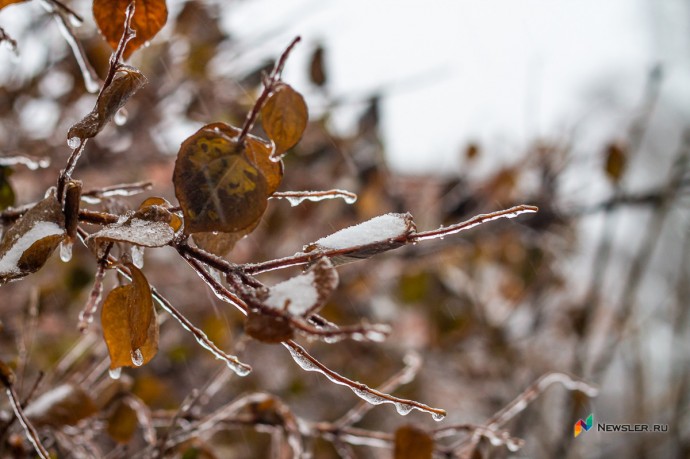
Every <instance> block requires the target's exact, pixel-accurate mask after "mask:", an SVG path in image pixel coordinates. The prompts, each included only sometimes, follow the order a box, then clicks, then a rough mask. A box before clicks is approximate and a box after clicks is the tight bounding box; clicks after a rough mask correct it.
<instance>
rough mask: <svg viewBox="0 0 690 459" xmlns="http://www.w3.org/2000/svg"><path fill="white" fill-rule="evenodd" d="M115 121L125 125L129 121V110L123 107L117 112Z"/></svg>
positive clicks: (119, 124)
mask: <svg viewBox="0 0 690 459" xmlns="http://www.w3.org/2000/svg"><path fill="white" fill-rule="evenodd" d="M113 121H114V122H115V124H117V125H118V126H123V125H124V124H125V123H126V122H127V110H126V109H125V108H121V109H119V110H118V111H117V112H115V116H114V117H113Z"/></svg>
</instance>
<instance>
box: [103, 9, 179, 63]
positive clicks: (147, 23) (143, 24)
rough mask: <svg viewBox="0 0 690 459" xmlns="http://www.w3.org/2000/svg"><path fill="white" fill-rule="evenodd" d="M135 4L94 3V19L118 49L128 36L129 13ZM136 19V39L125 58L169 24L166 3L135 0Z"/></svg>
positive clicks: (127, 48) (134, 24)
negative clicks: (126, 28) (126, 17)
mask: <svg viewBox="0 0 690 459" xmlns="http://www.w3.org/2000/svg"><path fill="white" fill-rule="evenodd" d="M130 1H131V0H94V2H93V18H94V19H95V20H96V24H97V25H98V28H99V29H100V31H101V34H103V36H104V37H105V39H106V40H107V41H108V44H109V45H110V46H111V47H112V48H113V49H117V45H118V43H119V41H120V37H122V33H123V32H124V22H125V10H126V9H127V6H129V4H130ZM134 7H135V9H134V17H133V18H132V25H131V27H132V29H134V31H135V32H136V36H135V37H134V38H133V39H132V40H130V41H129V43H127V47H126V48H125V52H124V58H125V59H127V58H129V56H130V55H131V54H132V53H133V52H134V51H136V50H137V49H139V48H140V47H141V46H142V45H144V44H145V43H146V42H148V41H150V40H151V39H152V38H153V37H155V36H156V34H157V33H158V32H159V31H160V30H161V29H162V28H163V26H164V25H165V22H166V21H167V20H168V8H167V6H166V4H165V0H134Z"/></svg>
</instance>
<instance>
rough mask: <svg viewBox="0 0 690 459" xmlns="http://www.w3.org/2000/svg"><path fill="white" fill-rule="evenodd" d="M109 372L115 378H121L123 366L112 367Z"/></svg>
mask: <svg viewBox="0 0 690 459" xmlns="http://www.w3.org/2000/svg"><path fill="white" fill-rule="evenodd" d="M108 374H109V375H110V377H111V378H113V379H120V375H122V367H118V368H111V369H110V370H108Z"/></svg>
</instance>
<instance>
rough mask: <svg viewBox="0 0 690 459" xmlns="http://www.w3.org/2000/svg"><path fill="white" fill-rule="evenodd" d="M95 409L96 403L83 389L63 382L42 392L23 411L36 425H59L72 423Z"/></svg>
mask: <svg viewBox="0 0 690 459" xmlns="http://www.w3.org/2000/svg"><path fill="white" fill-rule="evenodd" d="M97 411H98V408H97V407H96V404H95V403H94V401H93V400H92V399H91V397H90V396H89V394H87V393H86V392H85V391H84V390H83V389H81V388H80V387H78V386H75V385H74V384H63V385H61V386H58V387H56V388H54V389H51V390H50V391H48V392H46V393H44V394H42V395H41V396H40V397H38V398H37V399H36V400H35V401H33V402H32V403H31V404H30V405H29V406H28V407H27V408H26V410H25V411H24V413H25V414H26V417H27V418H29V419H30V420H31V421H32V422H33V423H34V425H35V426H37V427H40V426H46V425H49V426H53V427H61V426H65V425H70V426H71V425H74V424H76V423H78V422H79V421H81V420H82V419H85V418H88V417H89V416H91V415H93V414H95V413H96V412H97Z"/></svg>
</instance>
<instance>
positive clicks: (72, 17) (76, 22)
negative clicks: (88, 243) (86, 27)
mask: <svg viewBox="0 0 690 459" xmlns="http://www.w3.org/2000/svg"><path fill="white" fill-rule="evenodd" d="M68 17H69V23H70V24H72V25H73V26H74V27H81V25H82V24H84V21H82V20H81V19H80V18H78V17H77V16H75V15H74V14H69V15H68Z"/></svg>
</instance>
